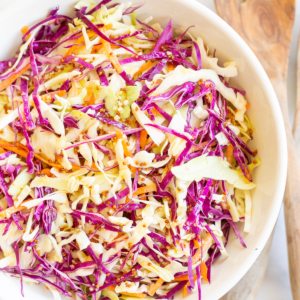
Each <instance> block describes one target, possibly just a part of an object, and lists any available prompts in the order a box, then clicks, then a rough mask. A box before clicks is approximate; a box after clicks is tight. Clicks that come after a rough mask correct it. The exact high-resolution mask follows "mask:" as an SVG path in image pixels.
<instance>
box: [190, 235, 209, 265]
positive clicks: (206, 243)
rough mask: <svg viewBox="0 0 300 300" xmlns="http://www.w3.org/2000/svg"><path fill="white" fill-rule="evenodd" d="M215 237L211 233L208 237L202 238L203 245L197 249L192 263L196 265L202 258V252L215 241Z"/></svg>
mask: <svg viewBox="0 0 300 300" xmlns="http://www.w3.org/2000/svg"><path fill="white" fill-rule="evenodd" d="M213 241H214V240H213V238H212V236H211V235H210V234H207V236H206V238H205V239H204V240H202V245H201V247H200V248H199V249H198V250H197V251H196V253H195V254H194V256H193V258H192V264H193V265H194V264H195V263H196V262H197V261H199V259H201V257H202V254H204V253H206V251H207V250H208V249H209V247H210V246H211V245H212V243H213Z"/></svg>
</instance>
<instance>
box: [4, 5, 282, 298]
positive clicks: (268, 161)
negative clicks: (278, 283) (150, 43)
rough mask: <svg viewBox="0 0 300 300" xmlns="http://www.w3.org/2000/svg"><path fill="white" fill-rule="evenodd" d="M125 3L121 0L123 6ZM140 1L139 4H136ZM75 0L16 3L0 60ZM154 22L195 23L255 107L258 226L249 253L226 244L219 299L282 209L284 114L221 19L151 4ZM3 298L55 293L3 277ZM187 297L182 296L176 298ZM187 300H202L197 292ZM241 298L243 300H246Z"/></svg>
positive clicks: (218, 275) (216, 291) (212, 292)
mask: <svg viewBox="0 0 300 300" xmlns="http://www.w3.org/2000/svg"><path fill="white" fill-rule="evenodd" d="M124 1H126V0H118V1H117V2H124ZM132 1H133V3H140V2H141V1H140V0H132ZM74 3H75V1H74V0H16V1H14V2H13V3H12V4H10V5H9V6H8V7H7V8H5V9H4V10H2V11H1V12H0V28H1V30H0V41H1V47H0V59H1V60H2V59H8V58H10V57H11V56H12V55H13V54H14V53H15V51H16V50H17V49H18V46H19V44H20V41H21V31H20V29H21V28H22V27H23V26H24V25H28V26H30V25H32V24H34V23H35V22H37V21H39V20H41V19H43V18H44V17H45V16H46V15H47V13H48V12H49V10H50V9H52V8H54V7H55V6H56V5H60V7H61V8H60V13H63V14H68V13H70V12H71V8H72V7H73V4H74ZM150 15H152V16H154V18H155V19H156V20H157V21H159V22H160V23H161V25H162V26H165V25H166V23H167V22H168V21H169V19H170V18H172V23H173V26H174V27H175V28H179V27H184V28H187V27H188V26H191V25H195V27H194V28H192V29H191V33H192V34H193V35H194V36H197V35H200V36H201V37H202V38H203V40H204V42H205V44H206V45H207V46H208V47H209V48H210V49H211V51H213V50H214V49H216V56H217V57H220V62H219V63H221V62H225V61H227V60H234V61H236V63H237V66H238V72H239V74H238V76H237V77H236V78H234V79H232V80H231V81H230V84H231V85H234V86H235V87H238V88H241V89H243V90H245V91H246V92H247V94H246V99H247V100H248V101H249V103H250V109H248V115H249V117H250V120H251V122H252V124H253V125H254V128H255V130H254V134H253V136H254V140H253V141H252V142H251V143H250V146H251V148H252V149H253V150H254V149H257V150H258V157H259V158H260V160H261V161H262V165H261V166H260V167H259V168H257V169H256V170H255V172H254V182H255V183H257V188H256V189H255V190H254V191H253V193H252V200H253V216H252V217H253V222H252V227H251V231H250V233H249V234H244V233H243V224H240V225H239V226H238V228H239V229H240V231H241V233H242V236H243V238H244V240H245V243H246V244H247V248H246V249H244V248H243V247H242V246H241V245H240V243H239V241H238V239H236V237H235V235H234V233H233V232H231V233H230V239H229V243H228V246H227V252H228V254H229V257H228V258H222V257H221V258H219V259H218V260H217V261H216V262H215V263H214V264H213V268H212V281H211V284H203V285H202V299H204V300H216V299H219V298H220V297H221V296H223V295H224V294H225V293H226V292H227V291H228V290H229V289H230V288H232V287H233V286H234V285H235V284H236V283H237V282H238V281H239V280H240V279H241V278H242V277H243V275H244V274H245V273H246V272H247V271H248V269H249V268H250V267H251V265H252V264H253V263H254V261H255V260H256V258H257V257H258V255H259V254H260V252H261V251H262V249H263V247H264V245H265V243H266V242H267V240H268V238H269V236H270V234H271V232H272V229H273V227H274V225H275V222H276V219H277V216H278V213H279V209H280V206H281V202H282V198H283V193H284V187H285V181H286V170H287V150H286V148H287V147H286V137H285V130H284V124H283V119H282V115H281V112H280V108H279V105H278V102H277V98H276V95H275V92H274V90H273V87H272V85H271V83H270V81H269V79H268V77H267V75H266V73H265V71H264V70H263V68H262V66H261V65H260V63H259V61H258V60H257V58H256V57H255V55H254V54H253V52H252V51H251V50H250V48H249V47H248V46H247V45H246V43H245V42H244V41H243V40H242V39H241V37H240V36H239V35H238V34H237V33H236V32H235V31H234V30H233V29H232V28H231V27H230V26H229V25H227V24H226V23H225V22H224V21H223V20H222V19H221V18H219V17H218V16H217V15H216V14H214V13H213V12H211V11H210V10H209V9H207V8H206V7H204V6H203V5H201V4H200V3H198V2H196V1H195V0H151V1H150V0H149V1H147V2H146V4H145V5H144V6H143V7H142V8H140V9H139V10H138V16H139V18H141V19H144V18H145V17H146V16H150ZM0 289H1V292H0V299H1V300H11V299H13V300H18V299H30V300H37V299H38V300H47V299H52V295H51V292H50V291H48V290H46V289H45V287H44V286H43V287H42V286H41V285H40V286H36V285H28V284H25V287H24V292H25V298H23V297H22V296H21V294H20V282H19V281H18V280H16V279H13V278H10V277H8V276H6V275H4V274H2V273H1V274H0ZM181 298H182V292H180V293H179V294H178V295H177V299H181ZM186 299H187V300H192V299H198V296H197V293H195V294H192V295H190V296H189V297H187V298H186ZM241 300H242V299H241Z"/></svg>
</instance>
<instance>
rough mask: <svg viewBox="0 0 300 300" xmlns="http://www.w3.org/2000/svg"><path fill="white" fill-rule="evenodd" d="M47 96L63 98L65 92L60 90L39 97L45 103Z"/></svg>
mask: <svg viewBox="0 0 300 300" xmlns="http://www.w3.org/2000/svg"><path fill="white" fill-rule="evenodd" d="M48 95H57V96H59V97H63V96H65V95H66V91H65V90H61V91H55V92H51V93H48V94H45V95H43V96H41V99H42V100H43V101H46V100H47V96H48Z"/></svg>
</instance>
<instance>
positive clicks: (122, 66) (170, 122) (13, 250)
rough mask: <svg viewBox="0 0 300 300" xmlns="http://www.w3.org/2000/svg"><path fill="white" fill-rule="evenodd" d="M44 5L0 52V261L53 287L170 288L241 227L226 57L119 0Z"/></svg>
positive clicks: (65, 290) (197, 280)
mask: <svg viewBox="0 0 300 300" xmlns="http://www.w3.org/2000/svg"><path fill="white" fill-rule="evenodd" d="M110 2H111V0H102V2H100V3H99V4H96V3H94V2H93V1H92V0H82V1H80V2H79V3H77V4H76V6H75V12H74V15H75V17H74V18H71V17H68V16H64V15H60V14H59V12H58V8H57V9H54V10H52V11H51V12H50V14H49V16H48V17H47V18H45V19H44V20H43V21H41V22H39V23H38V24H36V25H34V26H33V27H31V28H30V29H29V28H28V27H26V26H25V27H24V28H22V32H23V38H22V46H21V47H20V49H19V51H18V52H17V53H16V54H15V55H14V57H13V58H11V59H9V60H7V61H1V62H0V72H1V74H0V80H1V82H0V188H1V189H0V191H1V193H0V199H1V200H0V247H1V249H0V250H1V251H0V270H2V271H4V272H5V273H6V274H8V275H9V276H12V277H17V278H19V280H20V281H21V292H22V294H23V284H24V283H36V284H40V283H42V284H44V285H45V287H46V288H47V289H48V290H50V291H51V292H52V293H53V296H54V299H56V300H57V299H60V297H61V294H63V295H65V296H68V297H76V298H77V299H92V300H98V299H105V300H107V299H111V300H118V299H119V297H120V298H122V299H125V300H126V299H127V300H133V299H138V298H141V299H173V298H174V295H175V293H177V292H178V291H183V296H185V295H187V294H189V293H192V292H194V291H198V292H199V299H200V298H201V285H202V284H205V283H206V282H210V280H211V274H212V270H211V267H212V263H213V262H214V261H215V260H216V259H217V258H218V257H219V256H220V255H223V256H227V255H228V254H227V252H226V249H225V246H226V244H227V242H228V237H229V232H230V229H231V228H232V229H233V232H234V234H235V235H236V236H237V238H238V239H239V240H240V242H241V245H242V246H243V247H246V245H245V243H244V241H243V239H242V236H241V234H240V232H239V231H238V229H237V227H236V222H244V231H245V232H249V231H250V226H251V213H252V212H251V211H252V206H251V196H250V190H251V189H253V188H255V187H256V184H255V183H253V182H252V172H253V169H254V168H255V167H256V166H259V165H260V164H261V163H260V161H259V159H258V158H257V157H256V158H255V156H256V154H257V151H252V150H251V149H250V148H249V147H248V146H247V145H246V143H247V142H248V141H249V140H251V139H252V134H253V128H252V125H251V123H250V121H249V119H248V117H247V116H246V114H245V113H246V110H247V109H248V108H249V107H250V106H249V104H248V103H247V101H246V100H245V94H246V93H245V92H244V91H241V90H239V89H236V88H232V87H230V85H229V79H230V78H231V77H234V76H237V74H238V73H237V67H236V64H235V62H228V63H225V64H224V66H223V67H220V66H219V65H218V58H216V57H215V52H214V53H213V54H209V53H210V52H209V49H208V48H207V47H206V46H205V45H204V43H203V40H202V39H201V38H200V37H193V36H192V35H191V34H190V33H189V28H188V29H185V30H184V29H183V30H181V29H178V30H176V31H175V30H173V29H172V25H171V21H170V22H169V23H168V24H167V25H166V26H165V28H164V29H163V28H162V27H161V25H160V24H159V23H154V22H153V21H152V17H148V18H147V19H145V20H140V19H138V18H137V14H136V10H137V9H138V8H139V7H140V6H137V7H132V3H130V2H127V3H122V4H119V3H118V4H111V3H110Z"/></svg>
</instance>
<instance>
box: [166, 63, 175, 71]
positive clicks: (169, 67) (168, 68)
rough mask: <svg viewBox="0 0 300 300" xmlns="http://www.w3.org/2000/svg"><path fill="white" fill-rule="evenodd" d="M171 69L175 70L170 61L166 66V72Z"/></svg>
mask: <svg viewBox="0 0 300 300" xmlns="http://www.w3.org/2000/svg"><path fill="white" fill-rule="evenodd" d="M173 70H175V66H174V65H173V64H172V63H170V64H168V66H167V72H168V73H169V72H171V71H173Z"/></svg>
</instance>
